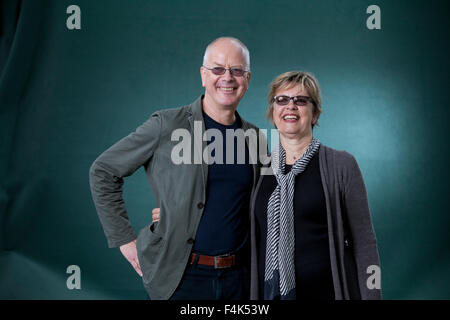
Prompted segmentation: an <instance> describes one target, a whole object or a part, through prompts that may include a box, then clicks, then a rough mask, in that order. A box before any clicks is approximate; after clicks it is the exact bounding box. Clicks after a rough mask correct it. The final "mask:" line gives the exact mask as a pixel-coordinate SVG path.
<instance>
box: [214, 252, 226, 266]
mask: <svg viewBox="0 0 450 320" xmlns="http://www.w3.org/2000/svg"><path fill="white" fill-rule="evenodd" d="M229 256H230V254H229V253H227V254H222V255H220V256H214V269H224V268H229V267H228V266H219V265H218V263H219V259H220V258H226V257H229Z"/></svg>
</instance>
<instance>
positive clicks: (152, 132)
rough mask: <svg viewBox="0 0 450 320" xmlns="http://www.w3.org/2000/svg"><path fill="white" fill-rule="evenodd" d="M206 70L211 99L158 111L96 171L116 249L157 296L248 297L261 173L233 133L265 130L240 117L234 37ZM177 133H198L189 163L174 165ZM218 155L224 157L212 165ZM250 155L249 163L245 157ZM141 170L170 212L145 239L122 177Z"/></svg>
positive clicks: (241, 49)
mask: <svg viewBox="0 0 450 320" xmlns="http://www.w3.org/2000/svg"><path fill="white" fill-rule="evenodd" d="M200 74H201V79H202V85H203V87H204V88H205V93H204V95H203V96H202V97H200V98H198V99H197V100H196V101H195V102H194V103H192V104H191V105H188V106H184V107H181V108H176V109H166V110H161V111H158V112H156V113H154V114H153V115H152V116H151V117H150V118H149V119H148V120H147V122H145V123H144V124H143V125H141V126H140V127H138V128H137V129H136V131H135V132H133V133H131V134H130V135H128V136H127V137H125V138H123V139H122V140H120V141H119V142H117V143H116V144H115V145H113V146H112V147H110V148H109V149H108V150H106V151H105V152H104V153H103V154H102V155H100V156H99V157H98V158H97V159H96V160H95V162H94V163H93V165H92V167H91V169H90V184H91V191H92V196H93V199H94V203H95V205H96V208H97V212H98V215H99V218H100V221H101V223H102V225H103V229H104V232H105V235H106V237H107V240H108V245H109V247H120V250H121V252H122V254H123V255H124V256H125V258H126V259H127V260H128V261H129V262H130V263H131V265H132V266H133V268H134V269H135V270H136V272H137V273H138V274H139V275H140V276H142V278H143V283H144V286H145V288H146V290H147V292H148V294H149V296H150V297H151V299H169V298H171V299H248V298H249V275H248V261H247V260H248V259H249V256H250V255H249V254H248V241H247V240H248V232H249V224H248V220H249V203H250V197H251V193H252V191H253V189H254V186H255V184H256V181H257V178H258V171H259V170H258V165H257V164H256V162H257V161H255V155H256V154H255V153H256V152H254V150H255V149H254V148H255V146H254V145H255V144H256V143H255V139H251V137H249V136H245V144H244V145H245V147H244V150H240V149H239V148H238V146H237V145H236V144H235V143H233V145H232V147H231V148H230V147H229V145H228V143H229V142H230V139H231V140H234V141H231V142H235V140H236V139H237V138H238V136H239V135H236V136H235V137H230V136H228V135H227V134H226V132H227V129H228V130H230V129H231V130H233V131H235V130H236V129H238V128H241V129H242V130H241V131H245V132H248V131H252V132H256V130H257V128H256V127H254V126H253V125H251V124H250V123H248V122H246V121H244V120H243V119H241V118H240V116H239V114H238V113H237V112H236V108H237V106H238V104H239V101H240V100H241V99H242V97H243V96H244V94H245V92H246V91H247V89H248V84H249V81H250V57H249V52H248V49H247V48H246V46H245V45H244V44H243V43H242V42H241V41H239V40H238V39H235V38H230V37H223V38H218V39H216V40H214V41H213V42H212V43H211V44H210V45H209V46H208V47H207V48H206V51H205V55H204V60H203V66H202V67H201V68H200ZM198 129H200V130H201V132H200V137H202V134H203V131H205V129H207V130H208V131H207V133H208V132H209V133H208V134H207V138H208V139H207V140H208V141H210V144H207V143H206V141H205V139H201V140H200V141H198V134H197V138H196V133H197V132H196V131H198ZM175 130H182V131H183V130H184V131H183V132H188V133H190V136H191V137H192V136H193V137H194V138H193V139H189V140H188V141H191V140H193V143H192V146H189V147H188V148H185V149H183V159H186V156H187V158H188V160H189V159H191V160H192V161H184V162H183V161H182V162H180V161H178V160H176V161H174V156H176V155H177V153H176V152H174V150H175V149H176V147H177V142H176V141H172V140H173V134H174V131H175ZM235 132H237V131H235ZM217 133H221V134H222V137H218V135H217ZM241 136H242V134H241ZM213 137H214V138H215V139H213ZM255 137H256V135H255ZM219 138H220V139H219ZM221 139H223V140H222V142H223V144H222V145H220V144H218V142H219V140H221ZM212 140H214V141H212ZM212 144H214V145H215V146H218V147H216V148H212V147H211V146H212ZM221 153H222V154H221ZM205 155H206V156H205ZM240 157H241V158H240ZM211 158H215V160H217V161H213V162H211V161H208V159H211ZM220 158H222V160H223V159H227V160H231V161H221V159H220ZM242 158H243V159H244V160H245V161H243V162H242V161H239V159H241V160H242ZM199 159H201V160H203V161H198V160H199ZM205 160H206V161H205ZM187 162H188V163H187ZM141 166H144V168H145V171H146V174H147V177H148V179H149V183H150V186H151V188H152V191H153V194H154V196H155V200H156V204H157V206H158V207H160V210H161V211H160V221H159V222H157V223H153V224H151V225H150V226H147V227H145V228H144V229H142V230H141V232H140V233H139V237H137V239H136V234H135V233H134V231H133V229H132V227H131V225H130V223H129V220H128V215H127V212H126V209H125V205H124V201H123V198H122V185H123V178H124V177H127V176H129V175H131V174H133V173H134V172H135V171H136V170H137V169H138V168H139V167H141Z"/></svg>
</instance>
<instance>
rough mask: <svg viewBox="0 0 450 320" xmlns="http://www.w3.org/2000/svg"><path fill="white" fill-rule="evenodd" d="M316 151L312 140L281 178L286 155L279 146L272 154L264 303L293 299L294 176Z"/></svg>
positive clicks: (318, 144) (318, 143)
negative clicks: (273, 185)
mask: <svg viewBox="0 0 450 320" xmlns="http://www.w3.org/2000/svg"><path fill="white" fill-rule="evenodd" d="M319 147H320V142H319V140H317V139H315V138H313V140H312V141H311V144H310V145H309V147H308V149H307V150H306V152H305V153H304V154H303V155H302V157H301V158H300V159H298V160H297V161H296V162H295V163H294V165H293V166H292V169H291V171H290V172H289V173H287V174H285V164H286V151H285V150H284V149H283V147H282V145H281V143H280V145H279V146H278V148H276V149H275V150H274V151H273V152H272V163H271V167H272V170H273V172H274V174H275V177H276V179H277V183H278V184H277V187H276V188H275V190H274V191H273V193H272V195H271V196H270V198H269V203H268V205H267V245H266V270H265V275H264V299H265V300H273V299H278V298H279V299H281V300H294V299H295V292H296V290H295V264H294V261H295V258H294V246H295V234H294V185H295V176H296V175H297V174H299V173H302V172H303V171H304V170H305V168H306V166H307V165H308V163H309V161H310V160H311V158H312V157H313V156H314V154H316V152H317V150H319Z"/></svg>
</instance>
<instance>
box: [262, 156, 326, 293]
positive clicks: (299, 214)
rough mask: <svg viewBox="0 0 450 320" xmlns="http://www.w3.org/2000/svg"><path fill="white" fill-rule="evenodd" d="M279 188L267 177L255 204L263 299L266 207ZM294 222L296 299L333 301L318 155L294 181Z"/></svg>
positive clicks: (324, 207) (272, 177)
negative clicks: (276, 188)
mask: <svg viewBox="0 0 450 320" xmlns="http://www.w3.org/2000/svg"><path fill="white" fill-rule="evenodd" d="M291 168H292V166H289V165H286V172H288V171H290V169H291ZM276 186H277V181H276V178H275V176H274V175H267V176H264V178H263V181H262V183H261V185H260V188H259V190H258V194H257V198H256V202H255V215H256V220H257V227H256V229H257V230H256V232H257V233H256V236H257V244H258V265H259V270H258V271H259V272H258V274H259V279H258V280H259V289H260V296H261V297H264V294H263V292H264V291H263V290H264V273H265V258H266V242H267V203H268V201H269V198H270V196H271V194H272V193H273V191H274V190H275V187H276ZM294 221H295V222H294V224H295V276H296V297H297V299H321V300H323V299H324V300H334V287H333V279H332V274H331V263H330V250H329V243H328V223H327V211H326V204H325V196H324V193H323V187H322V180H321V177H320V167H319V157H318V153H317V154H316V155H314V157H313V158H312V159H311V161H310V163H309V164H308V166H307V167H306V169H305V171H303V172H302V173H300V174H298V175H297V176H296V177H295V191H294Z"/></svg>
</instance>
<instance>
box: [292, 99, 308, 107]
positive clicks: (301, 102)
mask: <svg viewBox="0 0 450 320" xmlns="http://www.w3.org/2000/svg"><path fill="white" fill-rule="evenodd" d="M294 103H295V104H296V105H297V106H306V105H307V104H308V99H306V98H303V97H295V98H294Z"/></svg>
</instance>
